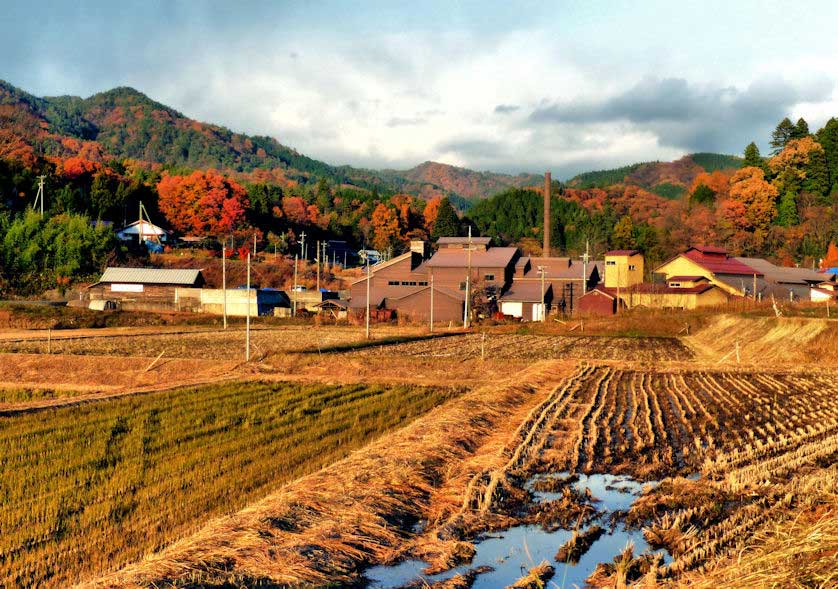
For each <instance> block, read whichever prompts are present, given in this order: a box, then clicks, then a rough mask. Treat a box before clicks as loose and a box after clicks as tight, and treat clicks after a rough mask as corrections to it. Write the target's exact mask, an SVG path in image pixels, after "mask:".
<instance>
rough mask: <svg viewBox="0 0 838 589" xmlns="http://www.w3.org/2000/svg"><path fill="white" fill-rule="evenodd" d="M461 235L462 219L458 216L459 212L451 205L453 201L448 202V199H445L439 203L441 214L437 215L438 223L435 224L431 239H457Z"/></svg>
mask: <svg viewBox="0 0 838 589" xmlns="http://www.w3.org/2000/svg"><path fill="white" fill-rule="evenodd" d="M459 234H460V218H459V217H458V216H457V211H455V210H454V207H453V206H452V205H451V201H450V200H448V197H445V198H443V199H442V201H441V202H440V203H439V212H438V213H437V215H436V222H434V229H433V231H432V232H431V237H433V238H434V239H439V238H440V237H456V236H458V235H459Z"/></svg>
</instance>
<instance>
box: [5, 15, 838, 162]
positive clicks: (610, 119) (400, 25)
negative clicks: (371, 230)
mask: <svg viewBox="0 0 838 589" xmlns="http://www.w3.org/2000/svg"><path fill="white" fill-rule="evenodd" d="M0 3H1V4H2V8H3V9H2V10H0V78H3V79H6V80H7V81H9V82H11V83H12V84H15V85H17V86H20V87H22V88H23V89H25V90H28V91H30V92H32V93H34V94H37V95H41V96H44V95H47V96H49V95H56V94H76V95H81V96H89V95H91V94H93V93H95V92H98V91H102V90H107V89H109V88H112V87H115V86H120V85H127V86H133V87H135V88H137V89H138V90H140V91H142V92H145V93H146V94H148V95H149V96H151V97H152V98H155V99H156V100H159V101H160V102H163V103H165V104H168V105H170V106H172V107H174V108H176V109H178V110H180V111H181V112H183V113H184V114H186V115H187V116H190V117H193V118H196V119H199V120H203V121H208V122H213V123H218V124H223V125H225V126H227V127H230V128H231V129H233V130H236V131H244V132H247V133H254V134H267V135H272V136H274V137H276V138H277V139H278V140H279V141H281V142H283V143H285V144H288V145H291V146H293V147H295V148H297V149H298V150H300V151H302V152H303V153H306V154H308V155H311V156H313V157H316V158H319V159H323V160H325V161H328V162H330V163H335V164H341V163H349V164H353V165H360V166H370V167H394V168H406V167H410V166H413V165H416V164H418V163H421V162H422V161H425V160H435V161H442V162H446V163H451V164H455V165H462V166H466V167H471V168H475V169H490V170H496V171H507V172H520V171H533V172H538V171H543V170H544V169H552V170H553V172H554V175H557V176H558V177H568V176H570V175H572V174H574V173H576V172H579V171H584V170H588V169H600V168H605V167H610V166H615V165H622V164H626V163H631V162H635V161H643V160H653V159H662V160H669V159H674V158H677V157H679V156H680V155H682V154H684V153H688V152H693V151H721V152H727V153H739V152H741V150H742V149H743V147H744V146H745V145H746V144H747V143H748V142H750V141H751V140H756V141H757V142H758V144H759V145H760V146H761V147H762V148H763V149H765V148H766V147H767V141H768V137H769V134H770V131H771V129H772V128H773V127H774V125H776V123H777V121H778V120H779V119H780V118H782V117H783V116H786V115H789V116H792V117H794V118H795V119H796V118H797V117H799V116H804V117H806V118H807V120H809V122H810V125H811V126H812V127H813V129H814V128H817V127H818V126H819V125H820V124H822V123H823V122H824V121H825V120H826V119H828V118H829V117H830V116H833V115H835V116H838V67H836V63H838V35H835V33H834V30H833V25H834V23H835V22H838V18H836V17H838V8H836V4H835V3H831V2H795V3H787V4H786V3H771V2H742V1H737V2H731V1H729V0H728V1H726V2H716V1H705V2H666V3H665V2H617V1H612V2H554V3H548V2H517V3H516V2H450V1H449V2H412V3H406V2H392V1H390V2H360V1H356V2H349V1H347V2H317V3H315V2H296V3H294V2H201V1H198V0H195V1H189V2H185V1H184V2H165V1H157V2H155V1H146V2H120V3H116V2H92V1H90V2H86V1H76V2H73V1H70V0H67V1H63V2H61V1H53V2H45V3H38V4H37V5H36V4H33V3H32V2H17V1H9V0H3V1H2V2H0ZM42 6H43V8H41V7H42Z"/></svg>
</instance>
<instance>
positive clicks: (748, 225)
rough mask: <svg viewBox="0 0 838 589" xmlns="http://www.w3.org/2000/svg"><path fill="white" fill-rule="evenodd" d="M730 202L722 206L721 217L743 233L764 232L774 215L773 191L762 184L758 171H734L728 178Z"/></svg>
mask: <svg viewBox="0 0 838 589" xmlns="http://www.w3.org/2000/svg"><path fill="white" fill-rule="evenodd" d="M730 201H732V202H728V203H723V204H726V206H724V207H723V214H727V215H728V216H730V217H733V218H731V219H730V220H731V221H732V222H733V223H734V224H735V225H736V226H738V227H740V228H742V229H745V230H747V231H754V232H757V231H759V232H762V233H764V232H765V231H767V230H768V226H769V225H770V224H771V221H773V220H774V218H775V217H776V216H777V205H776V201H777V189H776V188H775V187H774V186H772V185H771V184H769V183H768V182H766V180H765V174H764V173H763V171H762V170H761V169H760V168H756V167H747V168H742V169H741V170H738V171H737V172H736V173H735V174H734V175H733V177H732V178H731V179H730Z"/></svg>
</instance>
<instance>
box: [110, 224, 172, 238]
mask: <svg viewBox="0 0 838 589" xmlns="http://www.w3.org/2000/svg"><path fill="white" fill-rule="evenodd" d="M116 237H117V238H118V239H121V240H122V241H145V240H146V239H152V240H157V239H159V240H160V241H166V230H165V229H163V228H162V227H158V226H157V225H155V224H153V223H149V222H148V221H134V222H133V223H130V224H129V225H126V226H125V227H123V228H122V229H120V230H119V231H117V232H116Z"/></svg>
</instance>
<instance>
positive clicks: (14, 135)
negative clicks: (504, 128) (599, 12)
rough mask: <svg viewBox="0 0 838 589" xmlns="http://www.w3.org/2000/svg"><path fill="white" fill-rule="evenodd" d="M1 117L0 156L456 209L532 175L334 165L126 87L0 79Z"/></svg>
mask: <svg viewBox="0 0 838 589" xmlns="http://www.w3.org/2000/svg"><path fill="white" fill-rule="evenodd" d="M0 123H3V124H2V128H3V129H4V131H5V140H4V139H3V138H2V137H0V157H2V156H3V153H4V152H3V149H4V147H3V146H4V144H8V145H11V144H14V145H15V146H16V147H17V148H18V149H24V150H29V151H31V153H32V154H38V155H47V156H56V157H69V156H73V155H80V153H79V152H80V151H81V150H82V148H85V149H84V155H85V157H89V158H94V159H95V157H101V158H103V159H109V158H117V159H125V158H130V159H134V160H139V161H144V162H148V163H151V164H158V165H162V166H166V167H171V168H194V169H206V168H215V169H218V170H222V171H225V172H227V173H231V174H237V173H239V174H242V173H249V172H252V171H254V170H260V169H261V170H276V169H279V170H281V171H282V177H283V178H286V179H287V180H289V181H293V182H296V183H308V182H312V181H317V180H320V179H325V180H327V181H329V182H331V183H333V184H337V185H350V186H355V187H357V188H360V189H364V190H368V191H372V190H378V191H379V192H381V193H384V194H393V193H397V192H404V193H407V194H411V195H414V196H420V197H422V198H425V199H430V198H433V197H435V196H448V197H449V198H450V199H451V200H452V201H453V202H454V204H455V205H456V206H458V207H459V208H461V209H465V208H468V206H470V204H471V203H470V201H471V200H474V199H481V198H486V197H488V196H491V195H492V194H494V193H496V192H498V191H500V190H503V189H504V188H507V187H510V186H523V185H526V184H533V183H537V182H538V181H539V177H538V176H534V175H529V174H522V175H520V176H510V175H507V174H495V173H492V172H475V171H472V170H468V169H465V168H458V167H455V166H449V165H446V164H439V163H435V162H425V163H424V164H421V165H419V166H417V167H415V168H412V169H410V170H404V171H398V170H383V171H378V170H368V169H360V168H354V167H351V166H335V165H331V164H327V163H325V162H322V161H319V160H316V159H313V158H310V157H308V156H306V155H303V154H301V153H299V152H298V151H296V150H295V149H293V148H291V147H288V146H286V145H283V144H281V143H279V142H278V141H277V140H276V139H274V138H272V137H267V136H259V135H245V134H241V133H235V132H233V131H231V130H229V129H227V128H225V127H222V126H219V125H213V124H209V123H202V122H199V121H196V120H194V119H190V118H188V117H186V116H185V115H183V114H182V113H180V112H178V111H176V110H174V109H173V108H170V107H168V106H166V105H164V104H161V103H159V102H156V101H154V100H153V99H151V98H149V97H148V96H146V95H145V94H143V93H141V92H139V91H137V90H135V89H133V88H127V87H120V88H114V89H113V90H108V91H107V92H101V93H98V94H94V95H93V96H91V97H89V98H80V97H78V96H55V97H44V98H39V97H36V96H33V95H31V94H29V93H27V92H25V91H23V90H20V89H19V88H16V87H14V86H12V85H11V84H9V83H7V82H4V81H2V80H0ZM80 142H81V143H80ZM85 144H86V145H85ZM8 145H7V146H6V151H9V150H10V149H11V148H10V147H8ZM96 154H98V156H97V155H96Z"/></svg>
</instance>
